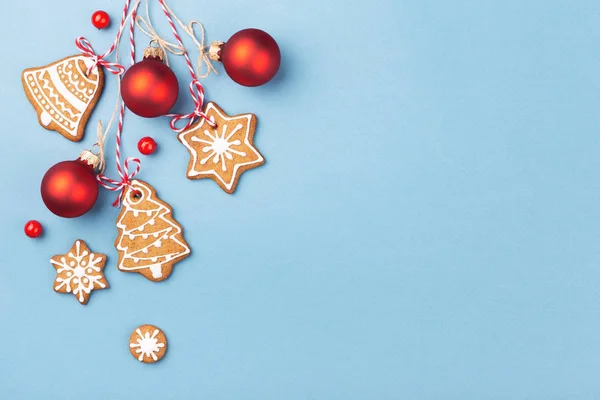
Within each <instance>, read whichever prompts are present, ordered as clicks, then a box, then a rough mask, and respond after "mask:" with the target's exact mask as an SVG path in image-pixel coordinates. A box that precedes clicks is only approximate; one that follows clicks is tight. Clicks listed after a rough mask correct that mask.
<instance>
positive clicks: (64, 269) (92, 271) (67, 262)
mask: <svg viewBox="0 0 600 400" xmlns="http://www.w3.org/2000/svg"><path fill="white" fill-rule="evenodd" d="M50 262H51V263H52V265H53V266H54V268H55V269H56V273H57V275H56V279H55V281H54V290H55V291H57V292H59V293H73V295H74V296H75V297H76V298H77V300H79V302H80V303H81V304H86V303H87V301H88V299H89V296H90V293H91V292H92V290H95V289H106V288H107V287H108V282H107V281H106V278H105V277H104V274H103V272H102V269H103V268H104V264H105V263H106V256H104V255H103V254H95V253H92V252H91V251H90V249H89V248H88V247H87V245H86V244H85V242H83V241H81V240H77V241H76V242H75V244H74V245H73V247H72V248H71V250H70V251H69V253H67V254H66V255H57V256H54V257H52V258H51V259H50Z"/></svg>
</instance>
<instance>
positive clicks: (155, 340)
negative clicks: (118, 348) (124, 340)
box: [129, 325, 167, 364]
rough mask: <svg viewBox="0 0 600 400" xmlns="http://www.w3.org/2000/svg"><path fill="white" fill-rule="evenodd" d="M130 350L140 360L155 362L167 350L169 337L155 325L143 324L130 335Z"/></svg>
mask: <svg viewBox="0 0 600 400" xmlns="http://www.w3.org/2000/svg"><path fill="white" fill-rule="evenodd" d="M129 352H130V353H131V355H132V356H134V357H135V358H137V359H138V361H141V362H143V363H147V364H148V363H150V364H151V363H155V362H157V361H160V360H161V358H163V357H164V356H165V353H166V352H167V337H166V336H165V333H164V332H163V331H162V330H160V329H159V328H157V327H156V326H154V325H142V326H140V327H137V328H136V329H135V331H133V332H132V333H131V336H129Z"/></svg>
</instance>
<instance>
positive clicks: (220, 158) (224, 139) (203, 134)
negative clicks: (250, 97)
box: [179, 103, 264, 189]
mask: <svg viewBox="0 0 600 400" xmlns="http://www.w3.org/2000/svg"><path fill="white" fill-rule="evenodd" d="M211 110H212V111H214V112H215V113H217V114H218V115H219V116H220V117H221V118H223V119H224V120H225V121H233V120H236V121H239V119H240V118H247V119H248V123H247V124H246V131H245V132H244V142H243V143H244V145H245V146H246V147H247V148H248V149H249V150H250V151H251V152H252V153H253V154H254V155H255V157H256V158H255V159H253V160H251V161H246V162H242V163H239V164H235V165H234V166H233V173H232V175H231V179H230V180H229V181H225V180H224V179H223V178H222V177H221V175H220V174H219V173H218V172H217V170H221V171H227V166H226V162H225V159H227V160H232V159H233V156H232V154H236V155H239V156H242V157H245V156H246V152H245V151H241V150H238V149H235V147H236V146H240V145H241V144H242V142H241V141H240V140H231V138H232V136H233V135H235V134H236V133H237V132H239V130H240V129H242V128H243V125H242V124H241V123H238V124H237V125H236V126H235V127H234V128H233V129H232V130H231V132H228V125H227V124H223V126H222V127H217V130H218V131H217V132H215V131H214V130H212V128H210V127H209V126H208V123H207V124H206V126H205V122H206V121H205V120H204V119H202V121H201V122H200V123H199V124H198V125H196V126H195V127H194V128H192V129H189V130H187V131H184V132H181V133H180V134H179V140H180V141H181V143H183V145H184V146H185V147H186V148H187V149H188V150H189V151H190V153H191V155H192V158H193V165H194V166H195V165H196V164H198V163H200V165H206V164H209V163H212V164H213V167H212V168H211V169H208V170H205V171H198V170H195V169H193V168H191V169H190V170H189V171H188V176H189V177H196V176H199V175H210V176H214V177H215V178H217V179H218V180H219V181H220V182H222V183H223V185H225V187H226V188H227V189H231V188H232V186H233V184H234V183H235V181H236V178H237V174H238V171H239V169H240V168H241V167H244V166H246V165H252V164H260V163H262V162H263V161H264V158H263V156H262V155H261V154H260V153H259V152H258V151H257V150H256V149H255V148H254V146H253V145H252V144H251V143H250V140H249V136H250V126H251V119H252V114H245V115H242V116H235V117H234V118H230V117H227V116H226V115H223V114H222V113H221V112H220V111H219V110H218V109H217V108H216V107H215V106H214V104H213V103H208V105H207V106H206V111H205V113H206V114H208V113H209V112H210V111H211ZM211 119H212V121H213V122H214V118H213V117H212V116H211ZM219 130H220V133H219ZM192 142H194V143H201V144H203V145H204V146H203V147H202V148H201V149H202V150H201V151H202V153H203V154H198V151H197V149H196V148H195V147H194V146H193V143H192Z"/></svg>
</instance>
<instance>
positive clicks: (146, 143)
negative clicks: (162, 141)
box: [138, 136, 156, 156]
mask: <svg viewBox="0 0 600 400" xmlns="http://www.w3.org/2000/svg"><path fill="white" fill-rule="evenodd" d="M138 150H139V151H140V153H142V154H143V155H145V156H149V155H150V154H152V153H154V152H155V151H156V142H155V141H154V139H152V138H151V137H150V136H146V137H143V138H141V139H140V141H139V142H138Z"/></svg>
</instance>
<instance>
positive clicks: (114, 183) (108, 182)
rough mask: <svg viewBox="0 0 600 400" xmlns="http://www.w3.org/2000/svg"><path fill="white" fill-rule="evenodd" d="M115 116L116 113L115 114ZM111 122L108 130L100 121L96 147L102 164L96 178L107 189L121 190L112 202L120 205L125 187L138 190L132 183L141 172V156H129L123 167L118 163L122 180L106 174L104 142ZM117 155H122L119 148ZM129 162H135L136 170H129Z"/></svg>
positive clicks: (117, 205) (118, 170)
mask: <svg viewBox="0 0 600 400" xmlns="http://www.w3.org/2000/svg"><path fill="white" fill-rule="evenodd" d="M113 118H114V114H113ZM111 124H112V119H111V122H110V123H109V125H108V128H107V129H106V131H104V129H103V127H102V121H98V128H97V135H98V139H97V141H96V143H95V144H94V146H93V147H92V148H94V147H97V148H98V157H99V158H100V164H99V165H98V171H99V172H98V175H97V176H96V180H97V181H98V183H100V185H102V186H103V187H104V188H105V189H108V190H110V191H113V192H121V193H120V194H119V195H118V196H117V198H116V200H115V201H114V202H113V203H112V205H113V207H119V206H120V205H121V200H122V198H123V193H125V191H124V189H125V188H127V187H130V188H131V189H132V190H134V191H135V192H137V189H135V188H133V185H132V184H131V181H132V179H133V178H134V177H135V176H136V175H137V174H138V172H140V168H141V162H140V159H139V158H136V157H129V158H127V159H126V160H125V162H124V163H123V168H121V165H120V163H117V172H118V174H119V177H120V178H121V180H114V179H111V178H109V177H108V176H106V175H104V170H105V168H106V161H105V158H104V144H105V142H106V137H107V136H108V132H109V129H110V125H111ZM117 157H120V151H119V150H117ZM129 163H132V164H135V170H133V171H131V172H130V171H129Z"/></svg>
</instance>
